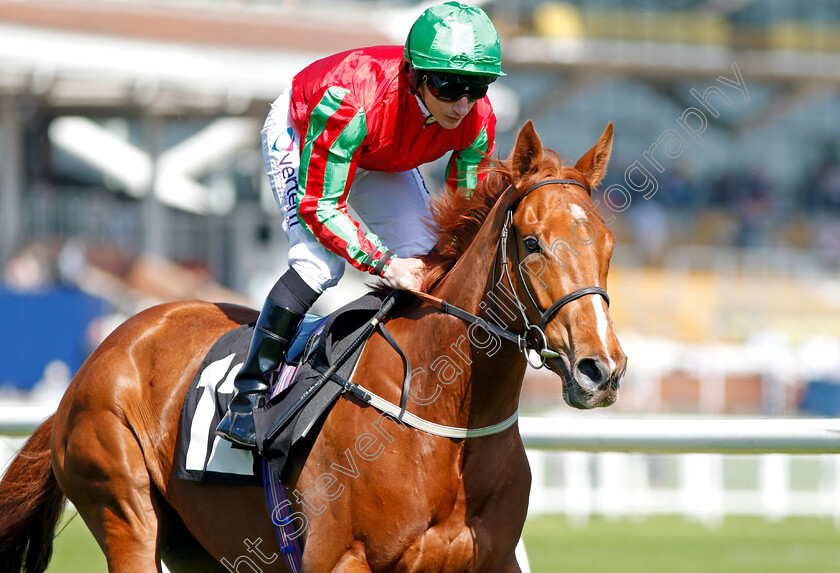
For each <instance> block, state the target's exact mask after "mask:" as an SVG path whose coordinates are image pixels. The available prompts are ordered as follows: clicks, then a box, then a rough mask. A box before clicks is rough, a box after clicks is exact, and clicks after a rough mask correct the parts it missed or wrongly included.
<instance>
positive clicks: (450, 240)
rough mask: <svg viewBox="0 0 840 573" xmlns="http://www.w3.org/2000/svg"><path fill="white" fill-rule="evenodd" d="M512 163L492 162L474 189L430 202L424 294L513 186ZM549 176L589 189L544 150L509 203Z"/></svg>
mask: <svg viewBox="0 0 840 573" xmlns="http://www.w3.org/2000/svg"><path fill="white" fill-rule="evenodd" d="M512 164H513V162H512V160H511V159H494V160H493V161H492V165H491V166H489V167H487V168H485V169H484V170H483V173H484V174H485V176H484V177H483V178H481V180H480V182H479V184H478V185H477V186H476V188H475V189H474V190H472V191H466V190H464V189H458V190H457V191H455V192H451V191H448V190H447V191H444V192H443V193H442V194H440V195H438V196H437V197H436V198H435V199H434V200H433V201H432V205H431V210H432V221H431V226H432V229H433V231H434V233H435V234H436V236H437V241H436V242H435V248H434V249H432V250H431V252H430V253H429V254H428V255H425V256H423V257H421V258H422V259H423V262H424V263H425V264H426V269H427V270H426V274H425V277H424V279H423V291H425V292H428V291H429V290H430V289H431V288H432V286H434V285H435V284H436V283H437V282H438V281H439V280H440V279H442V278H443V277H444V276H445V275H446V273H447V272H449V269H451V268H452V267H453V266H454V265H455V262H456V261H457V260H458V258H459V257H460V256H461V255H462V254H463V253H464V252H465V251H466V250H467V249H468V248H469V246H470V244H471V243H472V241H473V239H475V236H476V235H477V234H478V231H479V229H480V228H481V226H482V225H483V224H484V221H485V220H486V219H487V215H488V214H489V213H490V210H491V209H492V208H493V206H494V205H495V204H496V202H497V201H498V199H499V197H500V196H501V195H502V194H503V193H504V192H505V191H507V189H508V188H509V187H510V186H511V185H512V184H513V181H514V180H515V178H514V175H513V165H512ZM550 177H556V178H568V179H576V180H578V181H581V182H582V183H584V184H586V186H587V188H588V187H589V185H588V183H586V179H585V178H584V177H583V175H582V174H581V173H580V171H578V170H577V169H575V168H574V167H569V166H566V165H563V160H562V159H560V157H559V156H558V155H557V154H556V153H555V152H554V151H551V150H550V149H546V150H544V152H543V156H542V158H540V160H539V161H537V162H536V163H535V164H534V165H532V166H531V170H530V171H529V172H528V173H527V174H526V175H525V176H524V177H523V178H522V180H521V182H520V183H519V184H518V186H517V187H516V189H515V190H514V192H513V195H512V196H511V200H512V201H515V200H517V199H518V198H519V196H521V195H522V194H524V193H525V192H526V191H527V190H528V189H529V188H530V187H531V185H533V184H534V183H536V182H538V181H542V180H543V179H548V178H550Z"/></svg>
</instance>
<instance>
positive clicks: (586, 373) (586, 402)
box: [547, 356, 625, 410]
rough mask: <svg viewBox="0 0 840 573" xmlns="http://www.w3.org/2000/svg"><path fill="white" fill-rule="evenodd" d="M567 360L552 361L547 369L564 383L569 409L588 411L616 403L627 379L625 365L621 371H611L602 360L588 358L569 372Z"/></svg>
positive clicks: (618, 369) (579, 360)
mask: <svg viewBox="0 0 840 573" xmlns="http://www.w3.org/2000/svg"><path fill="white" fill-rule="evenodd" d="M565 358H566V357H565V356H564V357H563V359H554V360H550V361H548V362H547V365H548V367H549V368H550V369H551V370H552V371H554V372H555V373H556V374H558V375H559V376H560V377H561V378H562V379H563V399H564V400H565V401H566V403H567V404H568V405H569V406H572V407H573V408H579V409H584V410H585V409H590V408H602V407H606V406H610V405H612V404H613V403H615V401H616V400H617V399H618V391H619V388H620V387H621V378H622V377H623V376H624V366H625V365H624V364H622V365H621V367H620V368H615V367H613V368H610V365H608V364H607V363H606V362H604V360H603V359H601V358H600V357H597V356H587V357H583V358H580V359H578V360H577V361H576V362H575V363H574V367H573V368H570V367H569V362H568V361H567V360H566V359H565Z"/></svg>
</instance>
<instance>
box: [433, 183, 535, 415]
mask: <svg viewBox="0 0 840 573" xmlns="http://www.w3.org/2000/svg"><path fill="white" fill-rule="evenodd" d="M505 207H506V196H505V197H503V198H502V199H501V200H500V201H499V202H498V203H497V204H496V205H495V206H494V208H493V209H492V210H491V211H490V214H489V215H488V216H487V219H486V221H485V222H484V224H483V225H482V227H481V229H480V230H479V232H478V233H477V235H476V237H475V238H474V239H473V242H472V244H471V245H470V247H469V248H468V249H467V251H466V252H465V253H464V254H463V255H462V256H461V257H460V258H459V260H458V262H457V263H456V264H455V266H454V267H453V268H452V269H451V270H450V271H449V272H448V273H447V275H446V277H445V278H444V279H443V280H442V281H441V283H440V285H439V286H438V288H436V289H435V291H434V294H435V295H436V296H438V297H440V298H442V299H444V300H446V301H448V302H449V303H451V304H454V305H455V306H458V307H460V308H462V309H464V310H466V311H468V312H471V313H473V314H476V315H478V314H480V304H481V302H482V299H484V298H485V297H486V295H487V291H488V290H489V289H492V288H493V284H492V280H493V277H492V276H491V275H492V274H493V273H492V271H493V268H494V261H495V259H496V257H497V255H498V246H499V240H500V236H501V230H502V226H503V224H504V219H505V214H506V213H505ZM465 326H466V325H465ZM467 339H468V340H469V342H470V344H464V345H463V348H464V349H466V348H471V350H472V351H471V352H470V355H471V356H470V361H469V362H470V363H469V364H468V365H467V367H466V368H465V369H464V376H463V377H462V381H461V395H462V401H461V404H463V405H467V404H468V408H467V409H468V410H469V413H468V414H467V417H468V423H469V425H470V426H471V427H475V426H478V425H487V424H493V423H496V422H499V421H501V420H502V419H503V418H505V417H507V416H508V415H510V414H511V413H512V412H513V410H514V409H515V408H516V407H517V405H518V403H519V393H520V390H521V388H522V378H523V375H524V372H525V362H524V358H523V356H522V354H521V353H520V352H519V350H518V349H517V348H516V346H515V345H513V344H512V343H510V342H507V341H504V340H502V339H500V338H498V337H496V336H495V335H490V334H489V333H488V332H487V331H486V330H484V329H481V328H476V327H473V328H472V329H468V331H467ZM477 347H478V348H477ZM482 348H483V349H484V350H482ZM462 410H464V408H462ZM465 413H466V412H462V413H461V416H462V417H463V415H464V414H465Z"/></svg>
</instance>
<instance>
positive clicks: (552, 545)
mask: <svg viewBox="0 0 840 573" xmlns="http://www.w3.org/2000/svg"><path fill="white" fill-rule="evenodd" d="M74 513H75V512H67V514H66V515H65V518H64V519H65V520H66V519H67V517H69V516H70V515H72V514H74ZM63 523H66V521H63V522H62V525H63ZM525 548H526V550H527V552H528V559H529V561H530V564H531V571H532V573H637V572H639V573H701V572H702V573H782V572H784V573H823V572H825V573H829V572H830V573H837V572H840V532H838V531H837V530H836V529H834V525H833V524H832V523H831V521H829V520H825V519H799V518H796V519H787V520H784V521H781V522H778V523H769V522H767V521H764V520H763V519H760V518H746V517H732V518H728V519H726V520H725V521H724V522H723V525H722V526H721V527H720V528H718V529H711V530H709V529H706V528H704V527H703V526H702V525H698V524H696V523H691V522H689V521H686V520H685V519H683V518H681V517H651V518H648V519H645V520H643V521H631V520H619V521H607V520H604V519H593V520H591V521H590V522H589V523H588V524H587V525H585V526H583V527H580V528H577V527H572V526H571V525H569V523H568V522H567V521H566V518H565V517H563V516H545V517H539V518H535V519H531V520H529V521H528V522H527V523H526V524H525ZM105 571H107V568H106V567H105V558H104V557H103V556H102V553H101V552H100V551H99V547H98V546H97V545H96V542H95V541H94V540H93V537H92V536H91V534H90V533H89V532H88V530H87V528H86V527H85V524H84V522H83V521H82V519H81V517H78V516H77V517H75V518H74V519H73V520H72V521H71V522H70V524H69V525H68V526H67V528H66V529H65V530H64V531H63V532H62V533H61V535H59V537H58V539H56V543H55V552H54V553H53V560H52V563H50V567H49V568H48V569H47V573H100V572H103V573H104V572H105Z"/></svg>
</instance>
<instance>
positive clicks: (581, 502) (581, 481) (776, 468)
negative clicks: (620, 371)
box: [0, 404, 840, 527]
mask: <svg viewBox="0 0 840 573" xmlns="http://www.w3.org/2000/svg"><path fill="white" fill-rule="evenodd" d="M51 413H52V408H45V407H38V406H24V405H2V404H0V434H10V433H11V434H23V433H29V432H31V431H32V430H34V429H35V428H36V427H37V426H38V424H40V423H41V422H42V421H43V420H44V419H45V418H47V417H48V416H49V415H50V414H51ZM587 414H589V413H587ZM587 414H583V415H579V416H577V415H576V416H570V417H552V418H534V417H523V418H522V419H520V422H519V427H520V431H521V433H522V438H523V440H524V442H525V447H526V448H527V450H528V457H529V459H530V462H531V468H532V473H533V486H532V490H531V504H530V510H529V511H530V513H531V514H532V515H534V514H539V513H564V514H566V515H567V516H568V517H569V519H571V520H573V521H576V522H581V521H585V520H586V519H588V517H589V516H590V515H593V514H599V515H605V516H607V517H622V516H644V515H651V514H683V515H685V516H687V517H690V518H695V519H698V520H700V521H702V522H704V523H706V524H709V525H714V524H716V523H718V522H719V521H720V519H721V518H722V517H723V516H724V515H729V514H741V515H744V514H746V515H763V516H764V517H766V518H768V519H780V518H783V517H786V516H789V515H806V516H820V517H829V518H833V519H834V521H835V524H837V526H838V527H840V455H837V454H840V419H811V418H808V419H803V418H793V419H790V418H788V419H780V418H758V419H736V418H625V417H612V416H609V417H608V416H603V415H600V414H596V413H591V414H592V415H587ZM22 442H23V440H22V438H5V437H2V438H0V468H2V469H5V467H6V465H7V464H8V461H9V459H10V458H11V455H12V453H13V451H14V450H15V449H17V448H19V447H20V445H21V444H22ZM670 454H677V455H670ZM724 454H729V455H724ZM758 454H760V455H758ZM791 454H797V455H791ZM732 464H735V465H737V466H739V467H738V468H736V470H737V471H740V472H741V473H747V474H749V473H752V474H754V476H752V477H748V478H747V479H746V481H747V482H749V483H747V484H746V486H745V485H744V483H740V484H737V483H736V484H731V483H728V482H730V481H732V474H733V473H737V471H736V472H733V470H732V469H731V468H727V465H732ZM797 466H802V467H800V468H799V469H800V470H801V469H803V468H804V469H805V470H807V471H806V472H805V474H806V477H805V479H804V482H806V483H804V484H803V483H797V479H796V473H795V472H794V471H793V470H795V469H797ZM800 473H801V472H800ZM735 481H736V482H737V481H739V480H738V479H736V480H735ZM740 481H741V482H744V481H745V480H744V478H743V477H741V478H740ZM799 481H800V482H802V481H803V479H802V478H801V477H800V478H799ZM809 481H810V483H807V482H809Z"/></svg>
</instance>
